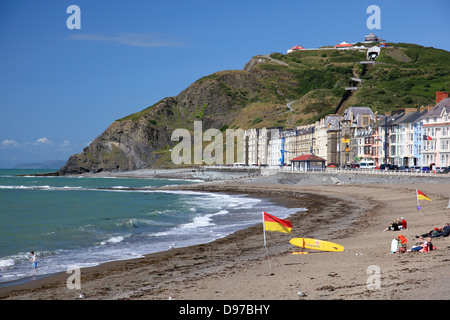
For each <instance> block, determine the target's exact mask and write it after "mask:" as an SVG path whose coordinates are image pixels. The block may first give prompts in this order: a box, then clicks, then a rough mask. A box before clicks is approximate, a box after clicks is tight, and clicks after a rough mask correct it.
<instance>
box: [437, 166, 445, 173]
mask: <svg viewBox="0 0 450 320" xmlns="http://www.w3.org/2000/svg"><path fill="white" fill-rule="evenodd" d="M444 169H445V168H444V167H436V173H444Z"/></svg>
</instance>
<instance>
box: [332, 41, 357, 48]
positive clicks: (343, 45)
mask: <svg viewBox="0 0 450 320" xmlns="http://www.w3.org/2000/svg"><path fill="white" fill-rule="evenodd" d="M341 47H353V45H351V44H350V43H347V42H345V41H344V42H341V43H339V44H338V45H336V46H335V48H341Z"/></svg>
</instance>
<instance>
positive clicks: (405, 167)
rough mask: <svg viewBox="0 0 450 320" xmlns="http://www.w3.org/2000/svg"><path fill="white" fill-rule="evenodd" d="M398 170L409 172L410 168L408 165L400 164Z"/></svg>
mask: <svg viewBox="0 0 450 320" xmlns="http://www.w3.org/2000/svg"><path fill="white" fill-rule="evenodd" d="M398 171H407V172H409V171H410V168H409V167H408V166H400V167H398Z"/></svg>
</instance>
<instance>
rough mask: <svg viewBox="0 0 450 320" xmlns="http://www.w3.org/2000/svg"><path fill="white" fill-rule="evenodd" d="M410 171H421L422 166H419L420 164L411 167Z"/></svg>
mask: <svg viewBox="0 0 450 320" xmlns="http://www.w3.org/2000/svg"><path fill="white" fill-rule="evenodd" d="M411 171H412V172H421V171H422V167H420V166H415V167H411Z"/></svg>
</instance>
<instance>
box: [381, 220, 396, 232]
mask: <svg viewBox="0 0 450 320" xmlns="http://www.w3.org/2000/svg"><path fill="white" fill-rule="evenodd" d="M399 224H400V223H399V221H398V220H394V221H392V222H391V224H390V225H389V227H387V228H386V229H384V230H383V231H388V230H390V231H398V230H400V229H399V227H398V226H399Z"/></svg>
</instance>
